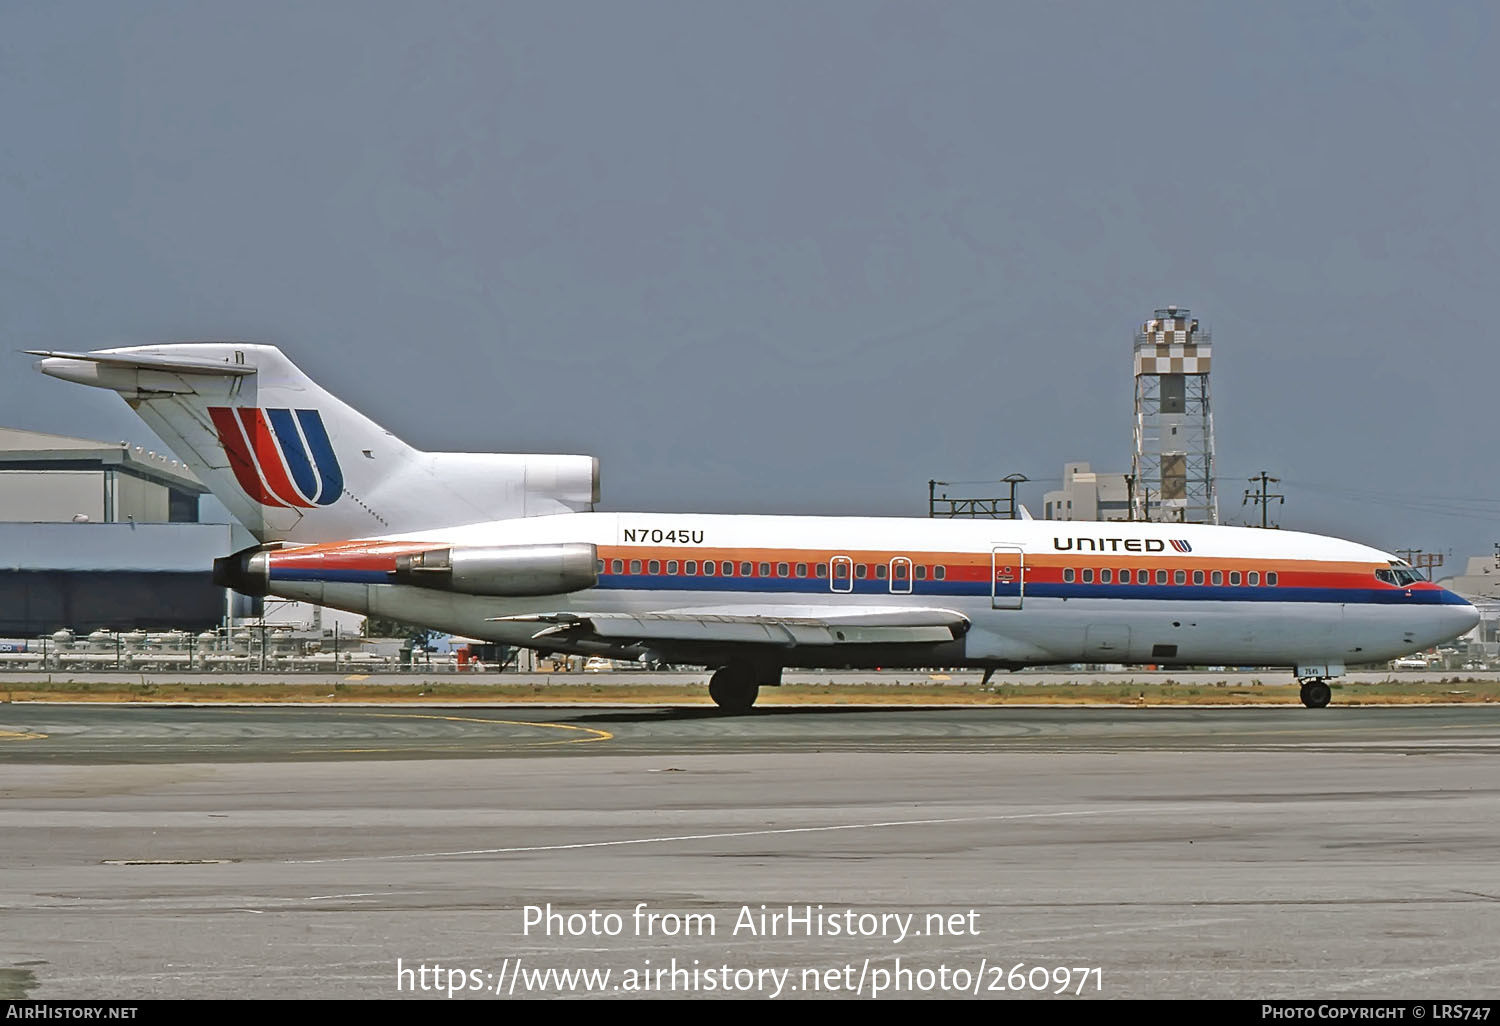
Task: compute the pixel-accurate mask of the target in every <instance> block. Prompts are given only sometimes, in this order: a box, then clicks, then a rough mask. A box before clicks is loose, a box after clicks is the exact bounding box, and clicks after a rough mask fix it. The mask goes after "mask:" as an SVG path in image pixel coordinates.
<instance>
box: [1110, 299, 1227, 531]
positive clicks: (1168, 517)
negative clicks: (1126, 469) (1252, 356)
mask: <svg viewBox="0 0 1500 1026" xmlns="http://www.w3.org/2000/svg"><path fill="white" fill-rule="evenodd" d="M1212 350H1213V336H1212V334H1211V333H1210V332H1208V331H1205V330H1201V329H1200V328H1199V327H1198V322H1197V320H1196V319H1194V318H1193V316H1192V311H1190V310H1187V309H1185V308H1182V307H1176V306H1168V307H1165V308H1164V309H1160V310H1157V311H1156V313H1155V315H1154V316H1153V317H1152V318H1151V319H1150V320H1149V321H1147V322H1146V323H1145V324H1143V325H1141V330H1140V331H1138V332H1136V334H1135V456H1134V459H1133V460H1132V466H1131V474H1132V477H1133V488H1132V495H1131V500H1130V501H1131V515H1132V518H1133V519H1135V520H1157V521H1179V522H1182V523H1189V524H1217V523H1218V522H1219V502H1218V497H1217V496H1216V494H1215V491H1214V418H1213V408H1212V406H1211V404H1210V403H1209V392H1208V370H1209V361H1210V357H1211V356H1212Z"/></svg>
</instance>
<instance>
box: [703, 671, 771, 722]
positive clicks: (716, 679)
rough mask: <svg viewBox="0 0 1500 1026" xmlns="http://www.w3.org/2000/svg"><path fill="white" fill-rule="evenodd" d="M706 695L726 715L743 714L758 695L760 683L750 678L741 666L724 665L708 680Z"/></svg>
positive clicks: (748, 709) (751, 706)
mask: <svg viewBox="0 0 1500 1026" xmlns="http://www.w3.org/2000/svg"><path fill="white" fill-rule="evenodd" d="M708 697H709V698H712V699H713V700H714V705H717V706H718V707H719V711H720V712H722V713H724V714H725V715H727V716H743V715H744V714H745V713H747V712H749V711H750V710H751V708H753V707H754V705H755V700H756V699H757V698H759V697H760V685H759V684H757V683H755V682H754V681H753V680H751V679H750V674H749V673H748V672H746V671H745V669H744V668H743V667H738V666H725V667H721V668H720V669H718V670H715V671H714V675H713V676H712V677H711V678H709V681H708Z"/></svg>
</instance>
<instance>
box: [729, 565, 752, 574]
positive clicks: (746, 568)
mask: <svg viewBox="0 0 1500 1026" xmlns="http://www.w3.org/2000/svg"><path fill="white" fill-rule="evenodd" d="M752 569H753V567H752V565H751V564H749V563H741V564H740V576H741V577H749V576H750V571H751V570H752ZM724 576H726V577H728V576H729V575H728V574H725V575H724Z"/></svg>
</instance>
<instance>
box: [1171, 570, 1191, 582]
mask: <svg viewBox="0 0 1500 1026" xmlns="http://www.w3.org/2000/svg"><path fill="white" fill-rule="evenodd" d="M1172 583H1173V584H1186V583H1187V571H1186V570H1174V571H1173V572H1172Z"/></svg>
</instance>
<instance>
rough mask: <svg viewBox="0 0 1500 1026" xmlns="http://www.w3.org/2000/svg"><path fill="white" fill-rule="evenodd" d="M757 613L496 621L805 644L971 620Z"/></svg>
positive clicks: (556, 631) (865, 640) (898, 637)
mask: <svg viewBox="0 0 1500 1026" xmlns="http://www.w3.org/2000/svg"><path fill="white" fill-rule="evenodd" d="M788 612H789V613H790V614H791V615H783V614H780V613H778V612H777V611H768V612H762V613H756V614H749V613H727V612H716V611H696V610H694V611H689V610H666V611H660V612H649V613H572V612H557V613H537V614H527V615H524V616H499V617H494V618H493V619H494V620H496V621H507V622H512V623H517V622H519V623H537V624H540V625H543V626H541V629H539V630H538V631H537V632H536V633H535V634H534V635H532V637H533V638H544V637H549V636H566V637H570V638H576V637H578V636H580V635H582V636H589V637H594V638H598V639H600V640H604V641H614V642H619V643H625V642H650V641H658V642H660V641H676V642H697V643H705V642H706V643H715V644H750V645H755V644H759V645H771V646H774V647H778V648H795V647H798V646H802V645H813V646H830V645H893V644H897V645H899V644H913V645H915V644H940V643H942V642H946V641H952V640H953V639H954V638H957V637H960V636H962V635H963V634H964V632H965V631H967V630H968V627H969V620H968V618H967V617H965V616H964V615H963V614H962V613H957V612H954V611H953V610H951V609H904V610H902V609H879V608H876V609H867V610H839V611H833V610H828V611H826V615H822V616H807V615H799V614H802V613H803V612H804V610H803V609H800V608H799V609H794V610H789V611H788Z"/></svg>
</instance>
